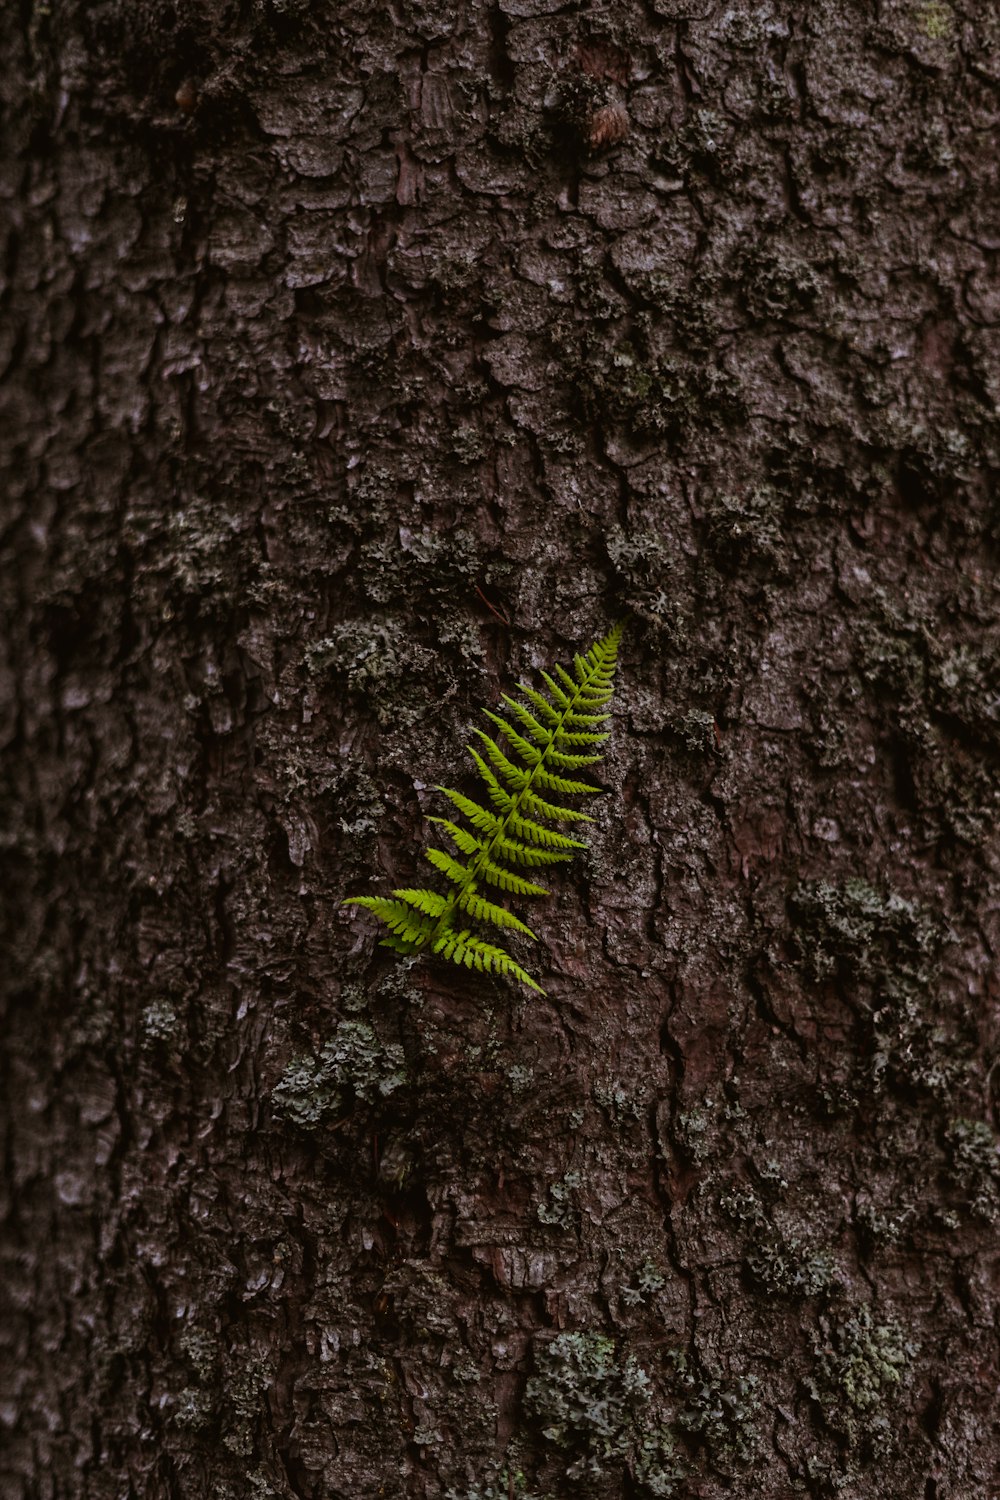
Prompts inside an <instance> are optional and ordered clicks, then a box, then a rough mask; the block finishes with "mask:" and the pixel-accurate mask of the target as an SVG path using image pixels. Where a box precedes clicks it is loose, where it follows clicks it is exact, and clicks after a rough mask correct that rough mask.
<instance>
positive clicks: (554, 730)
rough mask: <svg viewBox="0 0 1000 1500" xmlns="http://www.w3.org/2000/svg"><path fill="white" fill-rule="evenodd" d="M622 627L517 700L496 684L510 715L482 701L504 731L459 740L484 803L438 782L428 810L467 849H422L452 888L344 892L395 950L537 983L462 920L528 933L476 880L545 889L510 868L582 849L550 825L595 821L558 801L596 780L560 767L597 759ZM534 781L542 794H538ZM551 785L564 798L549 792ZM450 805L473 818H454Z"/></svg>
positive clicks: (527, 892)
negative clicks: (437, 807)
mask: <svg viewBox="0 0 1000 1500" xmlns="http://www.w3.org/2000/svg"><path fill="white" fill-rule="evenodd" d="M622 628H623V623H621V622H620V623H619V624H617V625H616V626H615V627H614V629H613V630H611V631H609V633H608V634H607V635H606V636H605V637H604V638H603V640H600V641H597V642H596V643H595V644H594V645H593V646H591V648H590V650H589V651H587V653H586V654H585V655H578V656H574V658H573V672H572V674H571V673H570V672H568V671H567V670H566V669H565V668H564V667H561V666H556V667H555V668H554V672H553V673H552V674H550V673H548V672H542V673H541V677H542V680H543V682H544V683H545V686H546V688H547V689H548V692H547V694H546V693H544V692H542V691H540V690H539V689H536V688H530V687H524V686H522V685H519V686H518V689H517V691H518V692H519V693H520V694H521V695H522V700H520V701H519V700H518V699H517V698H513V697H509V696H508V695H507V694H506V693H504V694H503V695H502V702H503V703H504V704H505V705H506V708H507V711H508V712H507V714H505V713H504V712H502V711H501V712H499V713H494V712H492V711H491V710H490V709H485V710H484V712H485V714H486V717H487V718H488V719H489V720H490V722H491V724H492V725H494V726H495V728H496V729H497V730H498V731H499V735H500V740H499V741H498V740H497V739H495V738H494V737H493V736H492V735H490V734H487V733H486V731H485V730H483V729H476V730H475V731H474V732H475V734H476V735H478V737H479V740H480V745H479V748H478V749H475V748H473V746H471V745H469V746H467V747H466V748H467V750H468V752H469V755H470V756H471V757H472V762H473V765H474V766H475V768H476V771H477V773H478V775H479V778H480V780H481V781H482V783H483V785H484V787H485V789H486V796H487V800H488V801H489V802H490V803H491V804H492V808H490V807H485V806H483V805H482V804H481V803H479V802H476V801H474V800H473V799H472V798H471V797H467V796H465V795H464V794H463V793H462V792H456V791H453V790H451V788H449V787H444V786H442V787H438V788H437V790H438V791H439V792H441V793H443V795H444V796H445V797H447V798H448V800H449V802H450V803H451V804H452V808H453V809H454V812H453V817H452V818H451V819H449V818H432V819H431V820H430V821H431V822H432V823H436V824H438V825H439V826H440V827H441V828H442V829H443V830H444V832H445V833H446V834H447V835H448V837H449V838H450V840H451V842H452V843H453V844H454V846H455V848H456V850H457V851H458V854H459V855H461V856H463V858H456V857H455V856H454V855H452V854H448V853H447V852H446V851H445V850H443V849H435V848H429V849H427V850H426V851H425V855H426V858H427V859H428V860H429V861H430V863H431V864H432V865H433V866H434V867H435V869H436V870H438V871H439V872H440V873H441V874H442V875H444V876H445V878H446V880H447V882H448V885H449V890H448V893H447V894H442V893H441V892H439V891H434V890H430V889H426V888H418V889H411V888H409V887H407V888H404V889H400V890H395V891H393V892H392V899H391V900H390V899H388V898H386V897H382V896H351V897H350V898H349V899H348V900H347V901H345V902H344V905H345V906H363V907H365V908H367V910H368V911H370V912H372V913H373V914H374V915H375V916H377V917H378V918H379V919H380V920H381V921H382V922H383V923H384V924H385V925H386V927H388V929H389V936H388V937H387V938H383V940H382V942H383V945H384V946H385V947H387V948H393V949H395V950H396V951H397V952H401V953H420V952H423V951H428V950H429V951H430V952H431V953H434V954H437V955H438V956H440V957H441V958H446V959H450V960H451V961H452V962H453V963H456V964H462V965H464V966H465V967H466V968H469V969H476V970H478V971H479V972H480V973H496V974H502V975H504V976H506V977H508V978H511V979H515V980H517V981H518V982H519V983H520V984H523V985H526V986H527V987H528V988H529V989H532V990H537V991H538V992H539V994H544V993H545V991H544V990H543V989H542V987H541V985H540V984H538V983H537V981H536V980H534V979H532V977H531V975H530V974H528V973H527V972H526V971H525V970H524V969H523V968H522V967H521V966H520V964H518V963H516V962H515V961H514V959H513V958H511V956H510V954H509V953H506V952H505V951H504V949H503V948H500V947H498V946H497V945H496V944H495V943H489V942H485V941H484V940H483V939H482V938H478V937H475V936H474V935H473V933H472V930H471V928H468V927H461V926H460V925H459V922H460V920H465V921H468V920H470V919H471V920H472V921H474V922H477V923H480V924H481V925H483V926H486V927H491V928H499V929H500V930H501V931H505V930H508V931H516V932H520V933H523V934H524V935H525V936H526V937H529V938H532V939H534V938H535V934H534V933H533V932H532V930H531V928H530V927H528V926H527V925H526V924H525V923H524V922H522V921H521V920H520V918H519V917H516V916H514V914H513V913H512V912H510V911H508V910H507V908H506V907H505V906H500V905H498V904H497V903H496V902H494V901H490V900H488V899H487V898H486V897H485V896H483V895H482V894H481V893H480V889H479V887H480V885H481V883H483V882H486V883H487V884H488V885H492V886H495V887H496V888H498V889H499V890H501V891H507V892H509V893H510V894H511V895H515V896H545V895H548V892H547V891H546V890H545V888H544V887H543V886H540V885H536V884H535V882H534V881H532V880H528V879H526V878H525V877H524V876H523V875H520V874H518V873H517V870H518V867H521V868H527V869H535V868H538V867H539V866H544V865H553V864H560V863H562V862H563V861H565V860H568V859H572V857H573V854H574V853H575V851H576V850H577V849H584V848H586V845H585V844H583V843H581V841H580V840H579V839H574V838H570V837H569V836H568V835H567V834H565V833H560V832H558V831H557V830H556V829H554V828H551V827H548V826H546V825H547V824H549V823H570V824H574V823H590V822H593V819H592V818H590V817H589V816H588V815H587V814H586V813H583V812H580V811H579V810H578V809H577V808H574V807H566V806H564V805H563V802H562V799H563V798H565V797H581V796H591V795H593V794H594V793H596V792H599V791H600V788H599V787H596V786H594V785H592V784H591V783H590V782H589V781H577V780H575V779H573V778H572V777H568V776H565V775H563V774H562V773H563V772H566V771H579V770H582V769H583V768H585V767H587V766H592V765H596V764H597V763H598V762H599V761H600V759H601V754H600V750H599V749H598V747H599V746H600V745H603V744H604V742H605V741H606V740H607V739H608V734H609V731H608V730H607V729H605V728H604V727H603V726H604V725H605V724H607V723H608V722H609V720H610V705H611V701H612V695H613V692H614V676H615V667H616V664H617V659H618V647H619V644H620V642H621V637H622ZM512 756H513V757H517V758H518V759H517V760H515V759H512ZM518 760H519V761H520V762H523V764H518ZM540 792H545V793H547V794H548V795H547V796H545V797H542V796H539V793H540ZM553 795H556V796H558V797H559V799H560V800H559V801H553V800H551V799H552V796H553ZM455 813H457V814H461V816H462V817H463V818H464V819H465V821H466V823H467V824H468V825H469V827H465V826H463V825H462V824H461V823H458V822H456V821H454V815H455ZM470 829H471V831H470Z"/></svg>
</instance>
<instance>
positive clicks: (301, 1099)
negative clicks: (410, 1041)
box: [271, 1021, 406, 1130]
mask: <svg viewBox="0 0 1000 1500" xmlns="http://www.w3.org/2000/svg"><path fill="white" fill-rule="evenodd" d="M405 1078H406V1073H405V1066H404V1059H403V1049H402V1048H401V1047H400V1046H398V1045H396V1044H394V1043H390V1044H388V1045H387V1044H384V1043H382V1042H381V1041H380V1040H379V1039H378V1037H377V1036H376V1035H375V1033H374V1031H373V1030H372V1028H371V1027H370V1026H368V1025H366V1024H365V1022H363V1021H341V1022H340V1024H339V1025H338V1026H337V1029H336V1031H335V1032H334V1035H333V1036H332V1037H331V1039H330V1040H329V1041H328V1042H327V1043H326V1044H325V1046H324V1047H323V1049H322V1051H321V1052H320V1054H319V1056H318V1057H313V1058H309V1057H297V1058H295V1059H293V1061H292V1062H290V1063H289V1065H288V1067H287V1068H286V1069H285V1071H284V1073H283V1074H282V1076H281V1078H280V1079H279V1080H278V1082H277V1083H276V1084H275V1086H274V1088H273V1089H272V1091H271V1102H272V1104H273V1106H274V1109H275V1112H276V1114H279V1115H281V1116H283V1117H284V1118H285V1119H286V1120H290V1121H291V1123H292V1124H294V1125H297V1126H298V1127H299V1128H300V1129H301V1130H314V1129H316V1128H317V1127H318V1126H320V1125H322V1124H323V1123H325V1122H326V1121H327V1120H329V1119H330V1118H331V1117H333V1116H335V1115H338V1114H340V1113H341V1112H342V1111H344V1110H345V1109H347V1108H348V1106H349V1103H350V1101H351V1100H352V1099H353V1100H355V1101H357V1102H360V1103H363V1104H368V1105H374V1104H377V1103H379V1102H380V1101H381V1100H383V1099H385V1098H387V1097H388V1096H389V1095H390V1094H392V1093H394V1092H395V1091H396V1089H398V1088H400V1087H402V1085H403V1083H404V1081H405Z"/></svg>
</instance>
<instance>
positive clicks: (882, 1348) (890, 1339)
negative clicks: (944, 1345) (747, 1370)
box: [808, 1304, 918, 1453]
mask: <svg viewBox="0 0 1000 1500" xmlns="http://www.w3.org/2000/svg"><path fill="white" fill-rule="evenodd" d="M820 1328H821V1331H822V1333H821V1336H820V1337H817V1338H816V1339H815V1341H814V1346H813V1353H814V1358H815V1364H814V1374H813V1379H812V1381H811V1382H810V1384H809V1387H808V1389H809V1394H810V1395H811V1396H812V1398H813V1400H815V1401H816V1402H818V1404H819V1406H820V1408H821V1409H822V1412H823V1418H824V1421H825V1422H826V1424H827V1426H828V1427H830V1428H831V1430H832V1431H834V1432H837V1433H839V1434H840V1435H841V1436H842V1437H844V1438H845V1439H846V1440H847V1442H848V1444H849V1445H850V1446H851V1447H860V1446H863V1447H864V1448H865V1449H867V1450H868V1451H871V1452H873V1453H885V1452H888V1451H889V1449H890V1448H891V1446H892V1425H891V1423H890V1421H889V1418H888V1416H887V1414H886V1412H887V1409H888V1408H889V1407H890V1406H891V1404H892V1402H893V1401H894V1400H895V1399H896V1397H897V1396H898V1395H899V1393H900V1391H901V1389H902V1388H903V1387H904V1386H905V1384H906V1382H907V1380H908V1379H909V1376H910V1371H911V1368H912V1364H913V1360H914V1358H915V1356H916V1354H917V1351H918V1346H917V1345H916V1343H914V1342H913V1341H911V1340H910V1339H908V1338H907V1336H906V1334H905V1332H904V1330H903V1327H902V1325H901V1324H900V1322H899V1320H898V1319H897V1318H896V1317H895V1316H894V1315H893V1314H892V1313H881V1314H876V1313H875V1312H874V1310H873V1309H872V1308H871V1307H870V1306H869V1305H867V1304H865V1305H862V1306H860V1307H857V1308H855V1309H854V1311H853V1312H851V1313H850V1314H849V1315H847V1316H840V1317H839V1318H836V1319H833V1320H825V1319H824V1320H821V1323H820Z"/></svg>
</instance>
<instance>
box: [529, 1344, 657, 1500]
mask: <svg viewBox="0 0 1000 1500" xmlns="http://www.w3.org/2000/svg"><path fill="white" fill-rule="evenodd" d="M524 1404H525V1410H526V1412H527V1413H528V1415H529V1416H530V1417H531V1418H533V1419H534V1420H535V1421H537V1422H538V1423H540V1424H541V1430H542V1435H543V1436H544V1437H545V1439H546V1440H547V1441H548V1442H549V1443H551V1444H552V1445H553V1446H554V1447H555V1448H557V1449H558V1450H559V1451H560V1452H561V1453H562V1454H564V1455H565V1459H566V1461H567V1467H566V1469H565V1475H566V1478H567V1479H570V1480H574V1481H576V1482H577V1483H578V1484H579V1485H581V1486H583V1487H584V1488H583V1489H581V1490H580V1491H578V1492H579V1493H588V1494H590V1493H593V1494H606V1493H607V1492H608V1485H609V1483H611V1482H612V1476H615V1475H620V1474H622V1473H623V1472H628V1473H629V1474H630V1476H631V1478H632V1481H633V1484H634V1486H635V1487H636V1490H637V1492H638V1494H640V1495H644V1496H654V1497H657V1500H668V1497H670V1496H672V1495H674V1494H675V1493H676V1490H675V1486H676V1485H677V1484H678V1483H679V1482H680V1480H681V1478H682V1470H681V1467H680V1466H679V1464H678V1463H677V1462H676V1461H675V1459H674V1457H673V1445H672V1440H671V1437H670V1434H669V1432H668V1431H667V1429H666V1428H665V1427H664V1425H663V1423H662V1422H661V1421H658V1420H656V1419H655V1416H654V1413H653V1409H652V1408H653V1402H652V1386H651V1381H650V1379H649V1376H648V1375H647V1374H646V1372H645V1370H643V1369H642V1368H641V1366H640V1365H639V1363H638V1361H637V1360H636V1359H635V1357H634V1356H633V1355H627V1356H625V1357H624V1358H623V1357H622V1356H621V1355H620V1354H619V1352H618V1350H617V1348H616V1345H615V1341H614V1339H611V1338H608V1337H607V1336H606V1335H604V1334H600V1333H591V1332H581V1333H560V1334H557V1335H556V1337H555V1338H553V1339H550V1340H547V1341H545V1342H542V1341H541V1340H539V1341H536V1344H535V1374H534V1375H533V1376H532V1377H531V1379H530V1380H529V1381H528V1386H527V1390H526V1392H525V1402H524Z"/></svg>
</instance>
